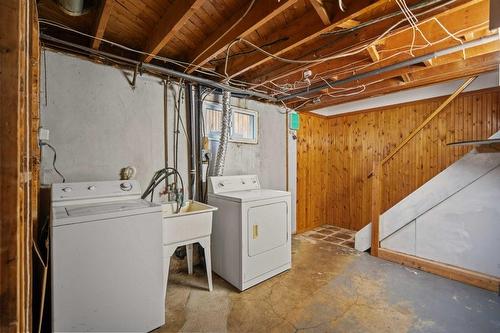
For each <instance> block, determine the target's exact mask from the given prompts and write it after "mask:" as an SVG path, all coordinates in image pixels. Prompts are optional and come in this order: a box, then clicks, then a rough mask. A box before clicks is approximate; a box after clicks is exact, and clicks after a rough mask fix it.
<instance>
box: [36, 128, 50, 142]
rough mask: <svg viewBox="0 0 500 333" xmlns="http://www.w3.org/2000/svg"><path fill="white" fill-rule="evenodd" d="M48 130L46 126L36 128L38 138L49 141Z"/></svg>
mask: <svg viewBox="0 0 500 333" xmlns="http://www.w3.org/2000/svg"><path fill="white" fill-rule="evenodd" d="M49 135H50V131H49V130H48V129H46V128H43V127H40V129H39V130H38V140H39V141H49Z"/></svg>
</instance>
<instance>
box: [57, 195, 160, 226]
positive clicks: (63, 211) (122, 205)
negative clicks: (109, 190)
mask: <svg viewBox="0 0 500 333" xmlns="http://www.w3.org/2000/svg"><path fill="white" fill-rule="evenodd" d="M52 209H53V212H52V213H53V214H52V226H54V227H55V226H60V225H66V224H73V223H83V222H90V221H97V220H102V219H111V218H117V217H123V216H131V215H140V214H148V213H153V212H161V205H159V204H156V203H152V202H149V201H146V200H142V199H134V200H123V201H111V202H102V203H91V204H81V205H78V204H77V205H68V206H57V207H53V208H52Z"/></svg>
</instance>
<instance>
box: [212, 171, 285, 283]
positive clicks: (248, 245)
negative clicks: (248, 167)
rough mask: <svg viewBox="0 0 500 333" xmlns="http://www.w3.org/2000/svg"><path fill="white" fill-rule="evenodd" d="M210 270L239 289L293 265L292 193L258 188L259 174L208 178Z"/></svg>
mask: <svg viewBox="0 0 500 333" xmlns="http://www.w3.org/2000/svg"><path fill="white" fill-rule="evenodd" d="M210 185H211V186H210V187H211V189H210V193H209V195H208V203H209V204H210V205H212V206H215V207H217V208H218V210H217V211H215V212H214V220H213V224H212V270H213V271H214V272H215V273H217V274H218V275H219V276H221V277H222V278H223V279H224V280H226V281H228V282H229V283H231V284H232V285H233V286H235V287H236V288H238V289H239V290H245V289H247V288H250V287H252V286H254V285H256V284H258V283H260V282H262V281H264V280H266V279H269V278H271V277H273V276H275V275H277V274H279V273H281V272H284V271H286V270H288V269H290V268H291V263H292V247H291V209H290V192H285V191H276V190H266V189H261V188H260V182H259V179H258V177H257V176H256V175H244V176H220V177H211V178H210Z"/></svg>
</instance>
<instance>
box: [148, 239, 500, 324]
mask: <svg viewBox="0 0 500 333" xmlns="http://www.w3.org/2000/svg"><path fill="white" fill-rule="evenodd" d="M292 260H293V261H292V266H293V268H292V269H291V270H290V271H289V272H286V273H283V274H281V275H279V276H277V277H274V278H272V279H270V280H267V281H265V282H264V283H261V284H260V285H258V286H255V287H253V288H251V289H249V290H246V291H245V292H241V293H240V292H238V291H237V290H236V289H235V288H233V287H232V286H230V285H229V284H228V283H226V282H225V281H224V280H222V279H221V278H219V277H217V276H216V275H215V280H214V291H213V292H211V293H210V292H208V291H207V290H206V276H205V273H204V272H203V270H202V269H201V268H198V269H197V270H196V271H195V274H194V275H193V276H188V275H187V274H185V273H175V274H171V275H170V280H169V284H168V294H167V302H166V304H167V310H166V311H167V314H166V316H167V317H166V318H167V322H166V325H165V326H164V327H162V328H159V329H158V330H156V331H155V333H159V332H178V331H183V332H298V331H301V332H302V331H303V332H500V298H499V297H498V296H497V295H496V294H495V293H492V292H488V291H486V290H482V289H478V288H475V287H471V286H468V285H465V284H462V283H459V282H455V281H451V280H448V279H444V278H440V277H438V276H435V275H432V274H428V273H425V272H421V271H417V270H413V269H409V268H406V267H403V266H400V265H397V264H393V263H390V262H387V261H384V260H381V259H377V258H373V257H371V256H370V255H368V254H366V253H359V252H356V251H355V250H352V249H349V248H346V247H340V246H337V245H333V244H330V243H327V242H324V241H321V240H319V241H315V240H311V239H307V238H305V237H300V236H296V237H294V240H293V259H292Z"/></svg>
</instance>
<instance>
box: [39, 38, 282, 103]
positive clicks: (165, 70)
mask: <svg viewBox="0 0 500 333" xmlns="http://www.w3.org/2000/svg"><path fill="white" fill-rule="evenodd" d="M40 38H41V39H43V40H46V41H50V42H54V43H59V44H63V45H66V46H70V47H73V48H75V49H79V50H82V51H85V52H88V53H91V54H95V55H102V56H105V57H108V58H114V59H116V60H120V61H125V62H129V63H131V64H134V65H138V64H141V62H140V61H137V60H132V59H129V58H125V57H121V56H118V55H115V54H112V53H108V52H103V51H99V50H94V49H92V48H89V47H85V46H82V45H78V44H75V43H71V42H67V41H65V40H62V39H58V38H55V37H52V36H49V35H46V34H43V33H42V34H40ZM142 68H143V69H146V70H148V69H149V70H152V71H156V72H160V73H162V74H165V75H169V76H174V77H177V78H180V79H184V80H186V81H190V82H196V83H199V84H202V85H205V86H209V87H212V88H216V89H221V90H223V91H229V92H232V93H236V94H242V95H245V96H253V97H258V98H263V99H266V100H268V101H271V102H277V101H278V99H277V98H275V97H272V96H269V95H266V94H263V93H260V92H257V91H251V90H247V89H241V88H237V87H233V86H230V85H227V84H223V83H219V82H216V81H212V80H209V79H205V78H203V77H198V76H194V75H190V74H186V73H182V72H179V71H176V70H173V69H169V68H165V67H161V66H157V65H153V64H149V63H142Z"/></svg>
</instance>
